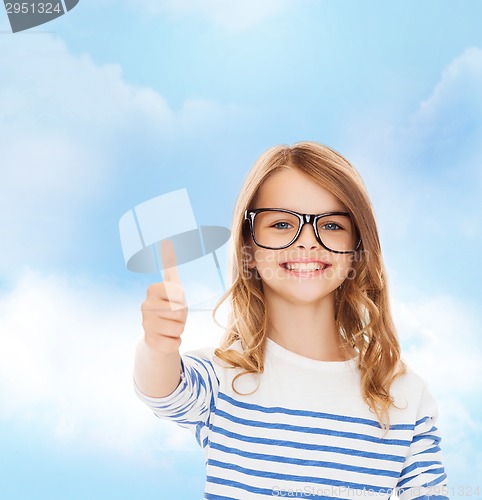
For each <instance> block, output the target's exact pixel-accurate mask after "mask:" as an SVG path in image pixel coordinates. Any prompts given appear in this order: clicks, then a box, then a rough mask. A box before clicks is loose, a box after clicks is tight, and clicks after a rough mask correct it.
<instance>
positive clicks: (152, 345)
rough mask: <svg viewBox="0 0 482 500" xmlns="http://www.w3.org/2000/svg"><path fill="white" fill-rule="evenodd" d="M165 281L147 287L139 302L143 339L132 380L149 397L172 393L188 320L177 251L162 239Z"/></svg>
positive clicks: (174, 387) (176, 379)
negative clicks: (140, 303)
mask: <svg viewBox="0 0 482 500" xmlns="http://www.w3.org/2000/svg"><path fill="white" fill-rule="evenodd" d="M162 261H163V266H164V281H163V282H162V283H154V284H152V285H150V286H149V288H148V290H147V298H146V300H145V301H144V303H143V304H142V307H141V310H142V326H143V328H144V332H145V333H144V338H142V339H141V340H140V341H139V343H138V345H137V350H136V358H135V365H134V380H135V383H136V385H137V387H138V389H139V390H140V391H142V392H143V393H144V394H145V395H148V396H151V397H165V396H168V395H169V394H171V393H172V392H173V391H174V390H175V389H176V387H177V386H178V385H179V383H180V380H181V377H180V375H181V358H180V355H179V346H180V344H181V334H182V332H183V331H184V326H185V324H186V320H187V306H186V299H185V295H184V290H183V288H182V285H181V281H180V279H179V275H178V273H177V269H176V253H175V251H174V247H173V246H172V244H171V243H170V242H169V243H168V242H162Z"/></svg>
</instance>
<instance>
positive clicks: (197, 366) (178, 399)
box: [134, 354, 219, 448]
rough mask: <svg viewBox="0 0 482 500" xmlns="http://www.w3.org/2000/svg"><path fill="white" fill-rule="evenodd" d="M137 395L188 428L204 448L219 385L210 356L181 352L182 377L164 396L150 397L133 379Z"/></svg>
mask: <svg viewBox="0 0 482 500" xmlns="http://www.w3.org/2000/svg"><path fill="white" fill-rule="evenodd" d="M134 389H135V392H136V394H137V396H138V397H139V398H140V399H141V401H143V402H144V403H145V404H146V405H147V406H148V407H149V408H150V409H151V410H152V411H153V412H154V414H155V415H156V416H157V417H159V418H162V419H168V420H171V421H173V422H175V423H177V424H178V425H180V426H181V427H184V428H186V429H189V430H190V431H191V432H193V433H194V434H195V436H196V439H197V442H198V444H199V445H200V446H202V447H203V448H204V446H205V444H206V443H205V439H206V434H207V427H208V426H209V420H210V416H211V413H213V411H214V409H215V402H216V398H217V393H218V389H219V379H218V377H217V375H216V372H215V370H214V367H213V364H212V362H211V361H210V360H209V359H205V358H202V357H200V356H195V355H188V354H181V381H180V383H179V385H178V386H177V388H176V389H175V390H174V392H172V393H171V394H169V395H168V396H166V397H163V398H153V397H150V396H146V395H145V394H143V393H142V392H141V391H140V389H139V387H137V384H136V382H135V380H134Z"/></svg>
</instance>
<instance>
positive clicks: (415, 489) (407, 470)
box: [397, 384, 449, 500]
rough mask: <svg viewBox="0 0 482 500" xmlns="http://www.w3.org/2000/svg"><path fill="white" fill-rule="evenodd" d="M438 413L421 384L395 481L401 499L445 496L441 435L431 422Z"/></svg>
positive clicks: (444, 499)
mask: <svg viewBox="0 0 482 500" xmlns="http://www.w3.org/2000/svg"><path fill="white" fill-rule="evenodd" d="M438 415H439V411H438V407H437V403H436V401H435V399H434V398H433V396H432V394H431V393H430V391H429V389H428V387H427V385H426V384H425V387H424V390H423V392H422V398H421V402H420V406H419V410H418V412H417V421H416V423H415V429H414V434H413V438H412V443H411V445H410V448H409V450H408V454H407V457H406V458H405V463H404V465H403V470H402V472H401V474H400V478H399V480H398V484H397V490H399V491H398V496H399V497H400V499H401V500H412V499H413V500H414V499H428V498H430V499H433V500H435V499H437V500H439V499H440V500H448V498H449V497H448V489H447V474H446V473H445V468H444V466H443V460H444V458H443V454H442V450H441V449H440V442H441V441H442V436H441V433H440V430H439V429H438V428H437V427H436V425H435V424H436V422H437V420H438Z"/></svg>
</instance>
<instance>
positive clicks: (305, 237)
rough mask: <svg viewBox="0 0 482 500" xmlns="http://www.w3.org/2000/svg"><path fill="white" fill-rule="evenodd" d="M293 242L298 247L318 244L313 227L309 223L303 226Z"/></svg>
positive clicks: (309, 246) (316, 245)
mask: <svg viewBox="0 0 482 500" xmlns="http://www.w3.org/2000/svg"><path fill="white" fill-rule="evenodd" d="M295 243H296V246H297V247H300V248H316V247H319V246H320V244H319V243H318V241H317V239H316V235H315V229H314V227H313V226H312V225H311V224H305V225H304V226H303V228H302V229H301V232H300V235H299V236H298V239H297V240H296V242H295Z"/></svg>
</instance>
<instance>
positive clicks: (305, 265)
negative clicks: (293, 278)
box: [280, 262, 331, 273]
mask: <svg viewBox="0 0 482 500" xmlns="http://www.w3.org/2000/svg"><path fill="white" fill-rule="evenodd" d="M330 265H331V264H325V263H324V262H283V263H282V264H280V266H281V267H282V268H283V269H286V270H287V271H296V272H302V273H306V272H313V271H323V270H325V269H326V268H327V267H329V266H330Z"/></svg>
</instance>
